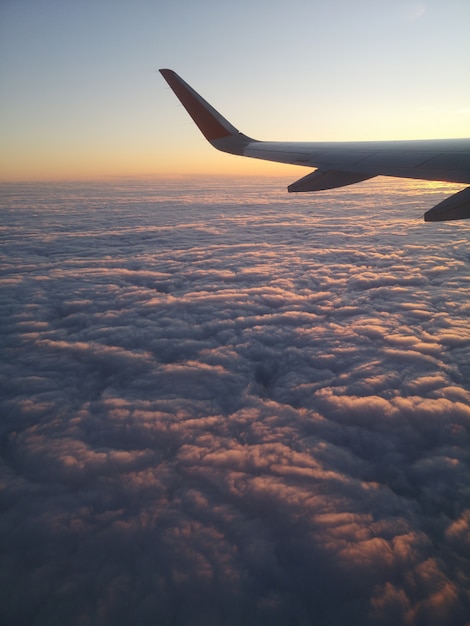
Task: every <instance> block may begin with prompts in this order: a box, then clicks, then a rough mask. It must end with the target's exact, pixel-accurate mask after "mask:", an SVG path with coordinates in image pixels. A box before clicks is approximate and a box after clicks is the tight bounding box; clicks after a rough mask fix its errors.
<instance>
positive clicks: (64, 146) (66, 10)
mask: <svg viewBox="0 0 470 626" xmlns="http://www.w3.org/2000/svg"><path fill="white" fill-rule="evenodd" d="M469 22H470V5H469V3H468V2H466V1H465V0H462V1H458V0H450V1H449V2H446V3H442V2H436V1H432V0H430V1H429V2H413V1H410V2H409V1H406V2H394V3H390V2H385V1H384V2H381V1H378V2H372V1H360V2H355V3H351V2H346V1H345V0H344V1H342V0H338V1H336V2H329V3H324V2H315V1H307V0H294V1H293V2H280V1H276V0H275V1H269V2H268V1H267V0H259V1H256V2H251V1H250V2H248V0H243V1H242V2H237V3H229V2H215V1H212V0H202V1H200V2H189V1H186V0H177V1H175V2H146V1H137V2H132V3H131V2H119V3H116V2H110V1H107V0H102V1H100V2H91V1H85V2H80V3H72V2H59V1H57V0H44V1H42V2H32V1H30V0H24V1H22V2H13V1H12V0H5V1H4V2H2V3H1V6H0V78H1V83H2V99H1V102H0V124H1V137H2V141H1V147H0V151H1V156H0V159H1V161H0V177H1V179H2V180H30V179H31V180H34V179H56V178H57V179H67V178H71V179H76V178H99V177H101V176H109V175H152V174H156V175H162V174H164V175H166V174H172V175H175V174H188V173H210V172H215V173H233V174H237V173H245V174H249V173H254V174H255V173H258V172H259V173H270V174H282V173H283V172H285V171H286V170H285V168H283V166H279V165H269V164H260V163H255V162H250V161H248V162H246V161H244V160H242V159H237V158H231V157H228V156H226V155H220V154H214V153H213V150H211V148H210V146H207V145H205V144H204V142H203V141H201V138H200V137H199V135H198V133H197V129H195V128H194V127H193V126H192V124H191V122H190V120H188V119H187V118H186V117H185V116H184V114H183V112H182V111H181V108H180V106H179V105H178V103H177V102H176V101H175V100H174V97H173V95H172V94H171V92H170V91H169V90H168V88H167V86H166V85H165V84H164V81H163V80H162V79H161V77H160V75H159V74H158V73H157V72H156V70H157V68H158V67H171V68H173V69H175V70H176V71H178V73H180V74H181V76H183V77H184V78H185V79H186V80H187V81H189V82H190V83H191V84H193V85H194V86H195V87H196V88H197V89H198V90H200V91H201V93H202V94H204V95H205V96H206V97H207V98H208V99H209V101H211V102H213V104H214V106H216V108H218V109H219V110H220V111H221V112H222V113H223V114H224V115H226V117H227V118H228V119H229V120H231V121H232V122H233V123H234V125H235V126H237V127H238V128H240V129H241V130H243V131H244V132H246V133H247V134H249V135H251V136H254V137H256V138H260V139H279V140H281V139H287V140H290V139H291V140H304V141H307V140H312V141H313V140H348V139H358V140H361V139H364V140H368V139H399V138H402V139H406V138H409V139H420V138H438V137H465V136H468V135H469V134H470V113H469V110H468V102H469V100H470V81H469V80H468V62H469V59H470V43H469V41H468V37H467V34H468V33H467V25H468V23H469Z"/></svg>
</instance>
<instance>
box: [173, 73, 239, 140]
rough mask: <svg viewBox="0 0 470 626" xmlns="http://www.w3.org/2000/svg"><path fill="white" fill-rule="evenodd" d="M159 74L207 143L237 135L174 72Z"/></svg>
mask: <svg viewBox="0 0 470 626" xmlns="http://www.w3.org/2000/svg"><path fill="white" fill-rule="evenodd" d="M160 73H161V74H162V76H163V78H164V79H165V80H166V82H167V83H168V84H169V85H170V87H171V88H172V90H173V91H174V92H175V95H176V96H177V98H178V99H179V101H180V102H181V104H182V105H183V106H184V108H185V109H186V111H187V112H188V113H189V115H190V116H191V117H192V118H193V120H194V122H195V123H196V125H197V126H198V127H199V130H200V131H201V132H202V134H203V135H204V137H205V138H206V139H207V140H208V141H210V142H211V143H212V142H213V141H215V140H216V139H223V138H224V137H230V136H232V135H238V134H239V132H238V130H237V129H236V128H235V127H234V126H232V124H230V122H229V121H228V120H226V119H225V118H224V117H223V116H222V115H220V113H219V112H218V111H216V110H215V109H214V108H213V107H212V106H211V105H210V104H209V103H208V102H206V101H205V100H204V98H202V97H201V96H200V95H199V94H198V93H197V92H196V91H194V89H192V87H190V86H189V85H188V83H186V82H185V81H184V80H183V79H182V78H181V77H180V76H178V74H176V72H173V70H165V69H163V70H160Z"/></svg>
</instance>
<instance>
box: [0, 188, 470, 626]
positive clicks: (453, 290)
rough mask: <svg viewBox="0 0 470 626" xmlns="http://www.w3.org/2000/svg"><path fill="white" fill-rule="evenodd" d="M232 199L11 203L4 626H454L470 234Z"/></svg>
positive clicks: (468, 473) (42, 191)
mask: <svg viewBox="0 0 470 626" xmlns="http://www.w3.org/2000/svg"><path fill="white" fill-rule="evenodd" d="M224 184H225V183H224V182H220V183H219V184H216V183H213V184H212V187H211V191H210V192H208V191H205V189H204V184H203V183H191V185H189V183H187V188H185V184H183V183H181V185H182V187H183V188H182V189H178V186H177V183H176V182H173V183H163V182H153V183H152V182H141V183H138V182H130V183H129V184H128V185H126V186H125V187H122V186H121V187H120V186H113V185H112V184H111V183H109V184H96V185H88V186H86V185H83V186H80V185H70V186H67V185H59V186H48V185H43V186H41V185H39V186H31V187H29V186H21V185H20V186H14V187H11V188H7V189H6V192H7V193H6V194H5V200H4V201H3V202H4V219H3V233H4V240H5V245H4V247H3V248H2V252H1V254H2V261H3V267H4V271H3V274H2V277H1V279H0V281H1V282H0V286H1V288H2V294H3V295H2V301H1V304H0V307H1V316H2V318H1V337H0V339H1V343H2V346H1V355H2V361H1V365H0V376H1V381H2V400H1V412H2V413H1V414H2V420H1V422H0V429H1V433H0V434H1V440H0V441H1V463H2V474H1V475H2V479H1V484H2V495H1V501H2V510H3V513H2V518H1V533H2V540H3V546H4V549H3V555H2V561H1V564H0V583H1V584H0V589H1V592H0V596H1V597H0V616H1V617H2V620H3V621H4V622H5V623H17V624H23V623H24V624H26V623H27V624H33V625H40V624H48V625H50V624H63V623H69V624H83V623H102V624H113V625H116V624H117V625H119V624H129V623H130V622H135V623H140V624H154V623H162V624H165V623H173V624H188V623H191V624H199V623H200V624H202V623H204V624H207V623H220V624H240V623H247V624H250V623H256V624H285V623H293V624H307V623H315V624H319V625H321V624H342V623H346V622H347V623H358V624H359V623H360V624H365V625H366V624H384V625H388V624H396V623H403V624H410V625H413V624H423V623H432V624H436V625H437V624H442V625H444V624H449V623H452V624H456V625H459V624H462V625H463V624H465V623H466V622H465V620H466V619H467V617H468V614H469V611H470V598H469V596H468V592H467V589H468V587H469V584H470V575H469V571H470V570H469V561H468V559H469V549H468V538H469V532H468V530H469V519H468V510H469V500H468V484H469V479H470V469H469V457H470V437H469V429H470V408H469V407H470V383H469V381H470V370H469V365H468V363H469V362H470V359H469V356H470V352H469V350H470V331H469V327H468V312H469V309H468V263H469V258H468V237H467V235H468V232H469V226H468V225H467V224H465V223H458V224H442V225H439V224H438V225H436V224H433V225H429V224H422V223H421V222H419V223H418V222H415V221H414V220H413V217H412V215H411V213H412V209H413V207H414V204H413V203H415V204H416V209H418V207H419V206H421V205H422V204H423V202H425V201H426V198H427V193H432V194H433V196H435V195H436V193H437V192H436V191H435V190H431V192H429V191H428V188H427V186H426V185H424V184H423V186H422V187H421V188H419V187H417V188H416V186H415V185H416V184H415V183H403V184H402V185H401V186H400V183H397V182H394V183H393V185H390V186H388V183H385V182H383V181H378V182H372V183H370V184H364V185H361V186H357V187H355V188H351V191H345V192H343V193H344V194H346V198H347V202H344V200H341V199H340V198H339V196H338V195H337V194H338V193H339V192H336V193H335V194H333V193H331V194H330V193H325V194H322V195H318V196H310V197H308V196H303V197H293V196H292V195H287V194H284V192H283V191H281V192H278V191H276V190H275V188H273V182H272V181H270V182H269V184H266V185H264V186H263V184H261V183H259V182H252V181H245V182H244V183H241V182H238V183H236V184H237V185H239V191H238V192H237V193H236V194H235V193H234V194H232V193H227V192H226V191H225V189H224ZM234 184H235V183H234V182H233V181H230V185H231V186H232V187H233V185H234ZM397 189H398V192H400V191H401V193H403V198H406V201H405V200H403V203H401V202H402V200H400V193H398V195H396V192H397ZM409 190H413V191H414V192H415V193H416V195H415V196H409V197H408V196H406V193H407V191H409ZM397 197H398V201H397ZM341 198H344V196H341ZM433 202H436V199H435V197H433ZM381 207H382V208H381ZM385 209H386V211H385Z"/></svg>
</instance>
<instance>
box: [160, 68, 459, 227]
mask: <svg viewBox="0 0 470 626" xmlns="http://www.w3.org/2000/svg"><path fill="white" fill-rule="evenodd" d="M160 72H161V74H162V76H163V77H164V79H165V80H166V82H167V83H168V85H169V86H170V87H171V89H172V90H173V92H174V93H175V95H176V96H177V98H178V99H179V100H180V102H181V104H182V105H183V106H184V108H185V109H186V111H187V112H188V113H189V115H190V116H191V118H192V119H193V121H194V122H195V124H196V125H197V126H198V128H199V130H200V131H201V132H202V134H203V135H204V137H205V138H206V139H207V140H208V141H209V142H210V143H211V145H212V146H214V148H217V149H218V150H221V151H223V152H228V153H230V154H236V155H241V156H249V157H252V158H256V159H263V160H266V161H275V162H278V163H290V164H294V165H303V166H307V167H312V168H317V169H316V171H314V172H311V173H309V174H308V175H307V176H304V177H302V178H300V179H299V180H297V181H296V182H294V183H292V184H291V185H289V186H288V191H289V192H307V191H321V190H325V189H335V188H337V187H344V186H346V185H351V184H354V183H359V182H361V181H364V180H368V179H370V178H373V177H374V176H396V177H399V178H402V177H404V178H414V179H421V180H432V181H444V182H453V183H470V139H449V140H445V139H436V140H418V141H409V140H407V141H363V142H286V141H277V142H276V141H259V140H256V139H253V138H251V137H248V136H247V135H244V134H243V133H241V132H240V131H239V130H238V129H237V128H235V126H233V125H232V124H231V123H230V122H229V121H228V120H227V119H226V118H225V117H223V116H222V115H221V114H220V113H219V112H218V111H216V109H214V107H212V105H210V104H209V103H208V102H207V101H206V100H204V98H202V97H201V96H200V95H199V94H198V93H197V92H196V91H195V90H194V89H193V88H192V87H191V86H190V85H188V84H187V83H186V82H185V81H184V80H183V79H182V78H181V77H180V76H178V74H176V73H175V72H174V71H173V70H169V69H161V70H160ZM469 218H470V187H468V188H466V189H464V190H462V191H460V192H458V193H456V194H454V195H453V196H451V197H450V198H447V199H446V200H444V201H443V202H441V203H439V204H438V205H436V206H435V207H434V208H432V209H430V210H429V211H427V213H426V214H425V216H424V219H425V221H428V222H435V221H445V220H459V219H469Z"/></svg>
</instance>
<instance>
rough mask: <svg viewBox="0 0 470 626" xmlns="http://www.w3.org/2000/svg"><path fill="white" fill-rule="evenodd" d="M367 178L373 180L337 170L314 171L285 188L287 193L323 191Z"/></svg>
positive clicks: (371, 175)
mask: <svg viewBox="0 0 470 626" xmlns="http://www.w3.org/2000/svg"><path fill="white" fill-rule="evenodd" d="M368 178H374V175H373V174H359V173H357V172H342V171H339V170H327V171H326V172H324V171H322V170H316V171H315V172H312V173H310V174H307V176H304V177H303V178H299V180H297V181H295V183H292V184H291V185H289V186H288V187H287V191H289V192H291V193H292V192H297V191H323V190H325V189H335V188H336V187H345V186H346V185H352V184H354V183H360V182H361V181H363V180H367V179H368Z"/></svg>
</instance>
